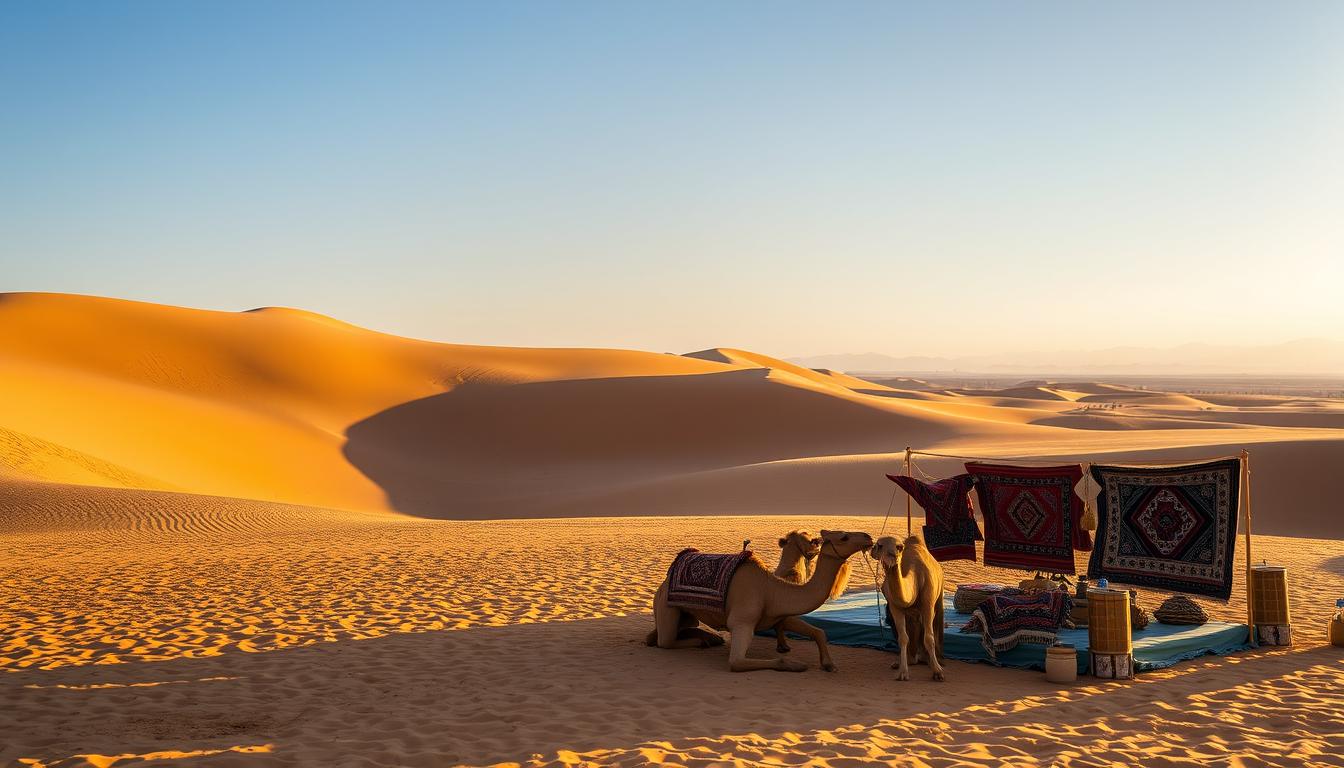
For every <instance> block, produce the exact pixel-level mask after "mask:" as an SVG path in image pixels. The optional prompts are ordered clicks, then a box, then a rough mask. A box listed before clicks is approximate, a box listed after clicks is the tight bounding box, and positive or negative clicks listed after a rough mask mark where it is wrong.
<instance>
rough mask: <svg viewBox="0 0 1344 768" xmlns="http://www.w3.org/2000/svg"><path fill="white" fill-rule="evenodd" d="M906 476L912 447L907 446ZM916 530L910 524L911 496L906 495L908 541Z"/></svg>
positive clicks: (908, 475)
mask: <svg viewBox="0 0 1344 768" xmlns="http://www.w3.org/2000/svg"><path fill="white" fill-rule="evenodd" d="M905 475H906V477H911V474H910V446H908V445H907V446H905ZM913 531H914V528H913V526H912V525H911V523H910V494H908V493H907V494H905V537H906V538H907V539H908V538H910V537H911V536H912V535H913Z"/></svg>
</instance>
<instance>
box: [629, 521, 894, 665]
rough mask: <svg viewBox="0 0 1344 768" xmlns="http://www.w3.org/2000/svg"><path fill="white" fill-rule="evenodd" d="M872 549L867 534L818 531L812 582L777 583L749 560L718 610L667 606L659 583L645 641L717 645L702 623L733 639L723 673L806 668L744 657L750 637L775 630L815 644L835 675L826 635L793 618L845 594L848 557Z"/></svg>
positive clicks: (681, 645) (665, 589)
mask: <svg viewBox="0 0 1344 768" xmlns="http://www.w3.org/2000/svg"><path fill="white" fill-rule="evenodd" d="M872 546H873V537H871V536H869V535H868V534H866V533H858V532H846V531H822V532H821V552H820V553H819V554H818V555H817V563H816V567H815V568H814V569H813V571H812V578H810V579H808V580H807V582H806V583H804V584H792V583H790V582H787V581H785V580H783V579H781V578H779V577H778V576H776V575H774V574H773V573H771V572H770V571H769V570H768V569H767V568H766V567H765V564H764V563H762V562H761V561H760V560H758V559H757V558H756V557H754V556H752V557H750V558H748V559H746V560H744V561H743V562H742V563H741V564H740V565H739V566H738V567H737V569H736V570H735V571H733V574H732V576H731V579H730V581H729V582H728V586H727V593H726V595H725V597H724V600H723V604H722V605H723V607H722V609H721V610H720V609H712V608H698V607H697V608H686V607H679V606H675V605H669V604H668V593H669V584H668V582H669V579H667V578H664V579H663V583H662V584H660V585H659V587H658V591H657V592H656V593H654V596H653V623H654V630H653V632H651V633H649V637H648V640H647V642H648V644H649V645H657V646H658V647H659V648H702V647H705V646H707V645H716V644H718V643H722V642H723V640H722V638H721V637H720V636H719V635H718V634H716V633H714V632H710V631H708V630H705V629H703V628H701V627H700V624H701V623H702V622H703V623H704V624H707V625H709V626H710V627H713V628H714V629H727V630H728V631H729V632H730V633H731V634H732V644H731V645H730V646H729V651H728V668H729V669H731V670H732V671H734V672H749V671H752V670H757V669H777V670H783V671H787V672H802V671H803V670H805V669H807V664H806V663H804V662H801V661H794V660H792V659H785V658H782V657H781V658H774V659H753V658H750V657H748V656H747V649H748V648H749V647H750V646H751V638H752V636H753V635H754V634H755V633H756V632H757V631H759V630H763V629H771V628H774V627H779V628H781V629H785V630H788V631H789V632H796V633H798V634H800V635H806V636H807V637H810V638H811V639H812V640H813V641H815V642H816V644H817V650H818V653H819V654H820V657H821V668H822V669H824V670H826V671H827V672H834V671H835V669H836V667H835V663H834V662H833V661H832V660H831V650H830V647H829V646H828V645H827V644H826V633H825V632H823V631H821V630H820V629H817V628H816V627H814V626H812V625H811V624H808V623H807V622H805V621H803V620H802V619H800V618H798V617H799V616H801V615H803V614H805V613H811V612H812V611H814V610H816V609H817V608H819V607H821V604H822V603H824V602H826V601H827V600H829V599H831V598H832V597H835V596H836V595H839V594H840V593H841V592H844V591H845V586H846V585H847V584H848V583H849V567H850V563H849V558H850V556H852V555H854V554H855V553H857V552H864V551H867V550H869V549H871V548H872ZM716 641H717V642H716Z"/></svg>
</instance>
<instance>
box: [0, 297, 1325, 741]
mask: <svg viewBox="0 0 1344 768" xmlns="http://www.w3.org/2000/svg"><path fill="white" fill-rule="evenodd" d="M0 374H3V375H0V570H2V571H3V572H4V574H5V578H4V579H3V580H0V685H2V686H3V690H2V691H0V700H3V701H4V702H5V705H4V706H3V707H0V764H3V765H27V766H46V767H53V768H54V767H55V766H61V767H63V768H64V767H66V766H101V767H106V766H118V767H119V768H126V766H132V765H140V764H144V763H149V764H155V765H157V764H165V765H168V764H182V765H211V766H214V765H239V766H257V765H273V764H279V765H310V764H311V765H319V764H321V765H328V764H332V765H334V764H339V765H367V766H402V765H425V766H438V765H452V764H459V763H465V764H491V763H499V764H503V765H518V764H526V765H591V766H596V765H609V764H621V765H639V764H667V765H706V766H709V765H740V766H749V765H766V764H768V765H803V764H807V765H813V766H818V768H839V767H840V766H848V765H871V764H884V765H885V764H891V763H893V762H900V761H905V762H907V763H909V764H911V765H965V764H968V763H969V764H1007V763H1011V764H1022V765H1051V764H1070V765H1114V764H1192V765H1193V764H1199V765H1206V764H1210V763H1222V762H1229V761H1240V764H1245V765H1251V764H1273V765H1301V764H1309V763H1319V764H1341V761H1340V760H1339V758H1338V756H1339V755H1340V754H1341V750H1344V738H1342V737H1341V736H1340V734H1341V733H1344V719H1342V716H1341V714H1340V713H1341V712H1342V711H1344V698H1341V693H1340V691H1341V690H1344V686H1342V685H1341V679H1344V665H1341V661H1340V655H1339V654H1338V653H1335V652H1333V651H1334V649H1331V648H1329V647H1326V646H1325V645H1324V642H1323V631H1322V627H1323V626H1324V621H1325V619H1326V616H1327V614H1328V611H1329V607H1330V605H1331V604H1332V603H1333V597H1334V596H1335V595H1336V594H1340V595H1344V558H1342V557H1341V555H1340V551H1341V550H1340V547H1339V543H1338V541H1337V540H1335V539H1336V538H1337V537H1338V536H1339V531H1340V527H1339V519H1340V518H1339V515H1338V513H1337V511H1336V509H1335V506H1336V505H1335V504H1334V503H1333V501H1332V500H1333V499H1334V498H1335V496H1336V491H1335V487H1334V485H1333V483H1334V481H1335V479H1336V476H1337V475H1338V472H1337V469H1338V467H1340V466H1344V434H1342V433H1341V432H1342V431H1341V429H1340V427H1341V424H1340V417H1341V413H1344V409H1342V408H1341V404H1340V403H1339V402H1337V401H1333V400H1328V399H1316V398H1303V397H1293V398H1288V397H1281V398H1275V397H1268V396H1236V395H1221V396H1214V395H1210V396H1207V397H1205V396H1202V395H1201V396H1198V397H1196V396H1187V395H1173V394H1169V393H1162V392H1148V391H1144V390H1136V389H1133V388H1130V387H1123V386H1115V385H1110V384H1106V383H1093V382H1071V383H1063V384H1047V385H1037V384H1031V385H1023V386H1018V387H1013V388H1010V389H1007V390H996V391H979V390H953V389H949V390H936V389H931V388H929V387H927V386H925V385H924V383H923V382H914V381H902V380H888V381H885V382H884V383H870V382H867V381H864V380H862V379H857V378H854V377H852V376H848V375H845V374H842V373H836V372H833V371H815V370H811V369H807V368H801V367H799V366H796V365H792V364H789V363H785V362H782V361H779V360H775V359H772V358H769V357H766V356H764V355H759V354H756V353H751V352H745V351H741V350H732V349H715V350H706V351H704V352H699V353H694V354H691V355H672V354H657V353H649V352H634V351H621V350H594V349H515V348H499V347H474V346H463V345H451V344H437V343H431V342H425V341H416V340H411V339H405V338H398V337H394V336H388V335H385V334H380V333H376V332H373V331H368V330H364V329H361V328H357V327H354V326H350V325H347V324H344V323H341V322H339V321H336V320H332V319H330V318H326V317H322V316H320V315H314V314H311V313H307V312H302V311H298V310H290V309H264V310H258V311H253V312H243V313H229V312H206V311H198V310H187V309H178V308H173V307H164V306H157V305H150V304H140V303H134V302H127V301H118V300H112V299H99V298H90V297H79V296H63V295H51V294H8V295H0ZM907 445H911V446H915V447H917V448H920V449H924V450H936V451H938V452H942V453H955V454H970V455H977V456H999V457H1011V456H1022V455H1030V456H1036V457H1047V456H1048V457H1058V458H1060V459H1088V460H1102V461H1117V462H1127V461H1138V462H1142V461H1150V460H1155V459H1177V460H1181V459H1198V458H1202V457H1208V456H1216V455H1228V454H1236V453H1237V452H1238V451H1240V450H1241V449H1242V448H1248V449H1250V450H1251V452H1252V458H1253V475H1252V479H1253V489H1254V490H1253V499H1254V508H1255V527H1256V530H1257V531H1259V532H1261V533H1263V534H1276V533H1277V534H1285V535H1294V536H1313V537H1316V538H1277V537H1275V536H1272V535H1262V536H1260V537H1257V538H1256V540H1255V542H1256V543H1255V548H1256V549H1255V555H1256V557H1257V559H1259V558H1261V557H1263V558H1266V559H1269V560H1272V561H1277V562H1282V563H1286V564H1287V565H1289V567H1290V569H1291V574H1292V595H1293V600H1294V603H1295V604H1294V617H1295V623H1297V624H1298V625H1299V626H1300V627H1301V629H1300V630H1299V632H1300V634H1299V636H1298V637H1299V642H1298V645H1297V647H1295V648H1293V649H1291V650H1264V651H1260V652H1256V653H1252V654H1247V655H1240V656H1234V657H1229V658H1226V659H1208V660H1200V661H1195V662H1189V663H1187V664H1184V665H1181V666H1179V667H1177V668H1174V669H1172V670H1168V671H1165V672H1160V673H1154V674H1151V675H1145V676H1144V677H1143V678H1141V679H1140V680H1138V681H1135V682H1133V683H1098V682H1095V681H1090V682H1089V681H1083V682H1080V683H1079V684H1078V685H1076V686H1072V687H1065V688H1060V687H1057V686H1052V685H1049V684H1047V683H1045V682H1044V680H1043V678H1042V677H1041V676H1040V675H1038V674H1034V673H1027V672H1021V671H1014V670H1002V669H994V668H990V667H986V666H973V665H966V664H953V665H951V667H950V676H951V680H950V682H949V683H947V684H946V685H941V686H935V685H933V684H932V683H930V682H928V681H927V680H917V681H913V682H910V683H904V684H897V683H896V682H894V681H893V680H892V679H891V674H892V673H891V672H890V671H889V670H888V669H887V665H888V662H889V658H888V657H887V656H886V655H885V654H881V653H878V652H876V651H865V650H856V649H838V650H837V652H836V659H837V661H838V662H839V664H840V665H841V671H840V672H839V673H838V674H836V675H833V676H832V675H823V674H822V673H820V672H816V671H812V672H809V673H807V674H805V675H802V676H797V675H778V674H772V673H759V674H754V675H746V676H734V675H731V674H729V673H728V672H727V671H726V670H725V652H724V650H723V649H721V648H719V649H712V650H706V651H703V652H692V651H687V652H675V653H673V652H665V651H659V650H656V649H649V648H645V647H644V646H643V645H642V644H641V642H640V640H641V638H642V636H643V634H644V632H645V631H647V629H648V627H649V622H650V617H649V612H648V606H649V598H650V594H651V592H652V590H653V588H654V586H655V585H656V583H657V581H658V580H659V579H660V578H661V576H662V574H663V572H664V569H665V567H666V563H667V561H668V560H669V559H670V557H671V556H672V555H673V553H675V552H676V551H677V549H679V548H680V547H682V546H686V545H694V546H699V547H702V548H705V549H720V550H727V549H735V548H736V547H737V546H739V544H740V542H741V541H742V540H743V539H754V540H755V541H757V542H758V545H757V546H758V548H760V549H762V550H764V552H765V553H766V557H767V558H770V557H771V554H770V552H771V551H772V548H773V546H772V544H773V541H774V539H775V537H777V536H778V535H779V534H781V533H783V532H784V531H786V530H787V529H789V528H792V527H795V526H805V527H809V528H812V529H817V528H820V527H822V526H828V527H836V528H840V527H844V528H852V529H861V530H866V531H869V532H870V533H874V534H876V533H879V532H881V531H883V530H885V531H887V532H892V531H896V532H904V529H905V520H904V519H903V511H904V509H903V507H904V505H903V504H900V503H897V504H896V505H895V509H894V513H895V514H894V515H893V517H891V518H890V519H887V518H884V517H883V515H884V513H885V512H886V511H887V510H888V508H889V507H890V505H892V503H893V502H899V499H898V498H897V497H896V496H895V495H894V493H893V486H892V484H891V483H889V482H888V481H886V480H885V479H884V478H883V476H882V475H883V473H884V472H888V471H892V470H893V469H895V468H896V467H898V466H899V463H900V461H901V459H902V458H903V450H904V448H905V446H907ZM917 461H918V462H919V466H920V468H921V469H923V470H925V471H927V472H929V473H930V474H943V473H950V472H954V471H957V470H958V468H959V467H960V464H961V462H960V461H959V460H957V459H950V458H938V457H929V456H921V457H918V459H917ZM917 511H918V510H917V508H916V512H917ZM744 513H745V514H750V515H752V516H745V517H744V516H738V515H742V514H744ZM766 515H771V516H766ZM782 515H792V516H793V517H785V516H782ZM604 517H605V518H607V519H602V518H604ZM468 518H498V519H493V520H481V519H478V520H468ZM536 518H555V519H536ZM575 518H582V519H575ZM919 523H920V521H919V520H918V518H916V519H915V520H914V521H913V524H914V525H915V526H918V525H919ZM916 530H917V528H916ZM761 542H763V543H764V544H765V545H764V546H761V545H760V543H761ZM948 573H949V579H950V580H951V581H953V582H956V581H966V580H1001V581H1004V580H1011V579H1014V578H1016V577H1017V574H1013V573H1009V572H1004V571H1001V570H997V569H988V568H983V567H978V566H974V565H971V564H967V563H954V564H949V568H948ZM856 574H858V575H856V577H855V579H854V581H853V583H852V585H851V586H852V587H853V588H863V587H864V586H868V585H867V583H866V582H867V574H866V572H865V571H864V570H863V569H858V570H857V571H856ZM1238 579H1240V575H1238ZM1242 595H1243V593H1242V592H1241V591H1240V590H1239V589H1238V590H1236V591H1234V597H1233V599H1232V600H1231V601H1230V602H1229V603H1227V604H1226V605H1223V604H1217V603H1211V604H1209V605H1208V607H1209V608H1210V610H1211V611H1212V612H1213V613H1215V614H1216V615H1218V616H1220V617H1223V618H1227V619H1240V618H1241V617H1242V616H1243V615H1244V610H1245V602H1244V597H1243V596H1242ZM1162 596H1163V595H1161V594H1159V593H1154V592H1147V591H1145V592H1144V593H1143V597H1142V600H1143V602H1144V604H1145V605H1148V606H1150V607H1151V606H1152V605H1154V604H1156V601H1158V600H1160V599H1161V598H1162ZM772 647H773V646H772V643H771V642H770V641H766V640H757V641H756V643H755V645H754V646H753V648H754V652H756V653H768V652H769V649H770V648H772ZM795 653H796V654H798V655H799V656H800V657H802V658H804V659H807V660H812V659H813V658H814V649H812V648H810V647H808V646H807V645H806V644H802V645H801V646H799V647H797V648H796V649H795Z"/></svg>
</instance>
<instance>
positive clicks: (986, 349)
mask: <svg viewBox="0 0 1344 768" xmlns="http://www.w3.org/2000/svg"><path fill="white" fill-rule="evenodd" d="M1341 37H1344V6H1340V5H1337V4H1329V3H1300V4H1293V5H1291V6H1274V7H1262V6H1257V5H1254V4H1248V3H1247V4H1243V3H1232V4H1202V3H1192V4H1185V5H1180V6H1170V5H1166V4H1156V3H1146V4H1132V5H1126V6H1123V7H1120V6H1116V7H1107V6H1100V5H1096V6H1077V5H1073V4H1067V3H1040V4H1033V5H1031V6H1026V7H1022V6H1018V7H1012V6H976V7H974V8H972V7H954V6H915V7H911V6H895V5H890V6H888V5H858V4H850V5H842V6H827V7H825V8H823V7H820V6H803V5H778V4H772V5H763V4H750V3H736V4H731V5H726V6H725V5H709V4H699V5H698V4H691V5H683V6H675V7H673V6H668V7H652V6H626V5H620V4H614V3H612V4H606V3H595V4H585V5H580V6H564V7H561V6H538V5H498V6H488V5H448V4H443V5H439V4H418V3H410V4H399V5H395V6H376V7H375V6H360V5H354V4H306V3H288V4H281V5H275V4H263V3H230V4H222V3H193V4H188V5H183V4H172V3H163V2H146V3H139V4H134V5H84V4H73V3H42V4H23V5H13V4H11V5H7V6H5V7H4V8H2V9H0V63H2V64H3V66H0V92H3V93H4V94H5V96H6V102H7V107H8V108H9V118H8V119H6V120H4V121H0V146H3V147H5V152H6V161H5V165H6V173H5V181H4V182H2V183H0V275H2V276H3V281H0V290H9V291H20V290H31V291H53V292H69V293H83V294H93V295H102V296H116V297H122V298H128V299H136V300H144V301H154V302H159V303H166V304H174V305H180V306H191V307H203V308H211V309H222V310H239V309H244V308H249V307H255V306H265V305H281V306H293V307H298V308H302V309H306V310H311V311H314V312H319V313H322V314H326V315H330V316H332V317H336V318H338V319H341V320H344V321H347V322H351V323H355V324H358V325H361V326H365V327H370V328H375V329H378V330H382V331H387V332H390V333H396V334H400V335H406V336H412V337H416V338H424V339H433V340H441V341H453V342H460V343H474V344H502V345H525V346H591V347H623V348H637V349H651V350H660V351H662V350H667V351H679V352H681V351H690V350H696V349H703V348H706V347H715V346H729V347H739V348H745V349H752V350H757V351H761V352H764V353H767V354H771V355H775V356H779V357H795V356H800V355H816V354H824V353H844V352H854V351H863V352H868V351H872V352H879V353H883V354H888V355H893V356H911V355H922V356H934V357H949V356H950V357H955V356H966V355H971V356H974V355H986V354H998V353H1006V354H1016V355H1030V354H1038V353H1058V352H1062V351H1067V350H1098V349H1108V348H1113V347H1118V346H1141V347H1152V348H1169V347H1175V346H1179V345H1181V344H1187V343H1210V344H1223V345H1231V346H1263V345H1269V344H1277V343H1282V342H1286V341H1290V340H1294V339H1302V338H1317V337H1321V338H1329V339H1338V338H1340V331H1339V330H1338V329H1344V302H1341V301H1339V297H1338V294H1339V288H1340V286H1341V285H1344V266H1341V265H1340V262H1339V256H1340V254H1341V252H1344V224H1341V223H1340V221H1341V220H1340V217H1339V215H1338V214H1339V206H1338V201H1339V200H1341V199H1344V139H1341V138H1340V137H1344V101H1341V100H1340V99H1339V98H1338V97H1337V96H1338V94H1339V93H1341V92H1344V48H1341V47H1340V46H1338V45H1337V41H1338V40H1339V39H1341Z"/></svg>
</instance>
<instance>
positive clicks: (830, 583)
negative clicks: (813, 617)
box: [779, 552, 845, 616]
mask: <svg viewBox="0 0 1344 768" xmlns="http://www.w3.org/2000/svg"><path fill="white" fill-rule="evenodd" d="M844 564H845V560H844V558H841V557H839V556H838V555H832V554H829V553H827V552H822V553H821V554H820V555H818V556H817V565H816V567H815V568H813V569H812V578H810V579H808V580H807V582H806V583H804V584H790V585H788V587H787V588H786V590H785V593H784V600H783V602H782V603H781V605H780V606H779V609H780V610H779V612H780V614H781V615H786V616H801V615H803V614H805V613H811V612H812V611H815V610H816V609H817V608H820V607H821V604H822V603H824V602H826V598H827V597H829V596H830V594H831V588H832V587H834V586H835V578H836V576H838V575H839V573H840V568H841V566H843V565H844Z"/></svg>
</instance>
